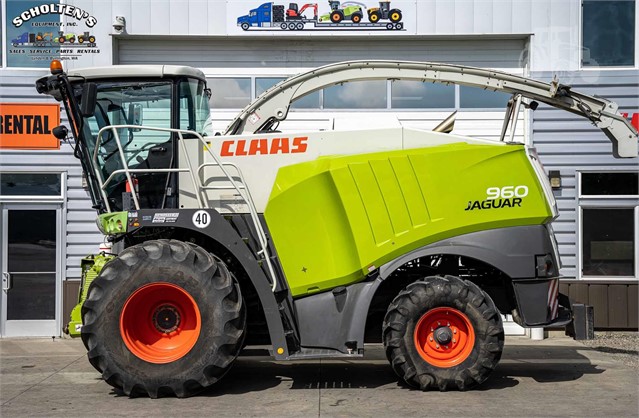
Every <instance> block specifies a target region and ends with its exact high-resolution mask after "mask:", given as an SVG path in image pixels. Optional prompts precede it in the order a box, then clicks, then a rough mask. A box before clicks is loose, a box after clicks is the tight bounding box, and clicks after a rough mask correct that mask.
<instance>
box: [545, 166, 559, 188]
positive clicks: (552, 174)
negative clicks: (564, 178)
mask: <svg viewBox="0 0 639 418" xmlns="http://www.w3.org/2000/svg"><path fill="white" fill-rule="evenodd" d="M548 180H550V187H552V188H553V189H561V174H560V173H559V170H550V171H549V172H548Z"/></svg>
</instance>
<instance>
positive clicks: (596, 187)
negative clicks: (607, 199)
mask: <svg viewBox="0 0 639 418" xmlns="http://www.w3.org/2000/svg"><path fill="white" fill-rule="evenodd" d="M581 195H582V196H583V197H592V196H637V195H639V173H623V172H622V173H581Z"/></svg>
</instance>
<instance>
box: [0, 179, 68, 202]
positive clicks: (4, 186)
mask: <svg viewBox="0 0 639 418" xmlns="http://www.w3.org/2000/svg"><path fill="white" fill-rule="evenodd" d="M0 196H3V197H10V196H55V197H61V196H62V176H61V175H60V173H0Z"/></svg>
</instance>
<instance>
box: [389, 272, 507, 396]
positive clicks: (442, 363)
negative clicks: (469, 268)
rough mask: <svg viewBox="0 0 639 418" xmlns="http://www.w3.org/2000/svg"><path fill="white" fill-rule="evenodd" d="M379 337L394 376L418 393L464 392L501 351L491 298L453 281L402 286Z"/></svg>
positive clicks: (485, 374) (500, 329)
mask: <svg viewBox="0 0 639 418" xmlns="http://www.w3.org/2000/svg"><path fill="white" fill-rule="evenodd" d="M383 337H384V347H385V349H386V357H387V358H388V360H389V361H390V363H391V366H392V368H393V370H394V371H395V373H397V375H398V376H399V377H400V378H402V379H403V380H404V381H405V382H406V383H408V384H409V385H411V386H415V387H418V388H420V389H421V390H428V389H439V390H441V391H445V390H448V389H452V388H457V389H459V390H466V389H469V388H471V387H473V386H475V385H478V384H480V383H482V382H484V381H485V380H486V379H487V378H488V376H489V375H490V373H491V372H492V371H493V370H494V368H495V366H496V365H497V363H498V362H499V359H500V358H501V353H502V351H503V347H504V328H503V325H502V321H501V316H500V314H499V311H498V310H497V308H496V307H495V304H494V303H493V301H492V299H491V298H490V297H489V296H488V295H487V294H486V293H485V292H483V291H482V290H481V289H480V288H479V287H477V285H475V284H474V283H472V282H470V281H464V280H461V279H459V278H457V277H453V276H445V277H428V278H426V279H424V280H423V281H419V282H415V283H412V284H410V285H408V286H407V287H406V289H404V290H403V291H402V292H400V293H399V295H398V296H397V297H396V298H395V299H394V300H393V302H392V303H391V304H390V306H389V308H388V311H387V313H386V316H385V318H384V324H383Z"/></svg>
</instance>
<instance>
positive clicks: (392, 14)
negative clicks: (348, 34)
mask: <svg viewBox="0 0 639 418" xmlns="http://www.w3.org/2000/svg"><path fill="white" fill-rule="evenodd" d="M328 3H329V8H330V10H329V12H328V13H326V14H322V15H318V4H317V3H307V4H302V5H301V6H300V5H298V4H297V3H289V6H288V8H287V7H286V6H284V5H281V4H275V3H273V2H268V3H263V4H262V5H260V6H259V7H257V8H255V9H252V10H250V11H249V14H247V15H244V16H240V17H238V18H237V25H238V26H239V27H241V28H242V29H243V30H245V31H248V30H250V29H252V28H255V29H266V30H269V29H271V30H272V29H281V30H298V31H299V30H304V29H306V28H308V27H310V28H314V29H325V30H331V29H334V30H341V29H349V30H377V29H387V30H402V29H404V23H403V22H401V20H402V12H401V10H399V9H391V8H390V2H389V1H381V2H379V7H377V6H375V7H370V8H367V7H366V5H364V4H363V3H359V2H353V1H349V2H339V1H329V2H328ZM309 9H310V10H312V11H313V14H312V15H310V14H309V13H308V10H309ZM304 12H306V14H305V13H304ZM364 13H366V16H367V18H368V21H365V19H364ZM382 20H385V21H384V22H382Z"/></svg>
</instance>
